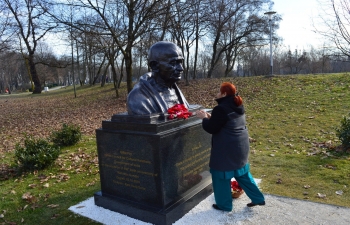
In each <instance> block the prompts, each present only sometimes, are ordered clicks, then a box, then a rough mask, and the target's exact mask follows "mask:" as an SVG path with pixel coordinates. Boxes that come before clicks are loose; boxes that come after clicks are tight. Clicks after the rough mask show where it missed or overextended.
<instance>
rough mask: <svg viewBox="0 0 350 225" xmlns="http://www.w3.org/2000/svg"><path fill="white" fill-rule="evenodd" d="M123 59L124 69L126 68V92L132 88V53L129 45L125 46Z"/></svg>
mask: <svg viewBox="0 0 350 225" xmlns="http://www.w3.org/2000/svg"><path fill="white" fill-rule="evenodd" d="M124 59H125V70H126V85H127V90H128V93H129V92H130V91H131V90H132V88H133V85H132V55H131V45H130V46H127V47H126V49H125V54H124Z"/></svg>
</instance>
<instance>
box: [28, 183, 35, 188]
mask: <svg viewBox="0 0 350 225" xmlns="http://www.w3.org/2000/svg"><path fill="white" fill-rule="evenodd" d="M28 187H30V188H35V187H36V184H29V185H28Z"/></svg>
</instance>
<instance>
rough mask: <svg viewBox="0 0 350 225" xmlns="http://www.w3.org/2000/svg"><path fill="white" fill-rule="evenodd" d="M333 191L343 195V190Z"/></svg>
mask: <svg viewBox="0 0 350 225" xmlns="http://www.w3.org/2000/svg"><path fill="white" fill-rule="evenodd" d="M335 193H336V194H337V195H343V191H342V190H339V191H336V192H335Z"/></svg>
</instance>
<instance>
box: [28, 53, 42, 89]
mask: <svg viewBox="0 0 350 225" xmlns="http://www.w3.org/2000/svg"><path fill="white" fill-rule="evenodd" d="M28 64H29V70H30V75H31V76H32V79H33V82H34V90H33V94H41V83H40V79H39V77H38V74H37V72H36V68H35V63H34V53H29V57H28Z"/></svg>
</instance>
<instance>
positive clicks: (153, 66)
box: [149, 61, 159, 72]
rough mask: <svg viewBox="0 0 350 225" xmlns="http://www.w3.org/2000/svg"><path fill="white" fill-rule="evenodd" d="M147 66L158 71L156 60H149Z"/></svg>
mask: <svg viewBox="0 0 350 225" xmlns="http://www.w3.org/2000/svg"><path fill="white" fill-rule="evenodd" d="M149 67H150V68H151V70H152V72H158V68H159V66H158V62H156V61H151V62H150V63H149Z"/></svg>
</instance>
